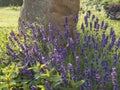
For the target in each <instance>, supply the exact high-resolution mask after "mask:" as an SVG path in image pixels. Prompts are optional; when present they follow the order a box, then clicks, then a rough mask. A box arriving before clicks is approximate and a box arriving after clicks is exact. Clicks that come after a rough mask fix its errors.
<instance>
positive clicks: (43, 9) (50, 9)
mask: <svg viewBox="0 0 120 90" xmlns="http://www.w3.org/2000/svg"><path fill="white" fill-rule="evenodd" d="M78 12H79V0H23V5H22V8H21V12H20V17H19V29H23V25H22V24H21V21H24V22H28V23H31V22H34V21H35V20H36V17H38V18H39V19H40V20H41V21H42V20H43V18H45V19H46V21H47V22H50V23H51V24H52V25H53V26H54V27H55V26H59V28H60V31H63V30H62V29H63V22H64V20H65V16H67V17H68V25H69V27H70V29H71V33H72V31H73V30H72V29H73V28H74V27H75V26H76V24H75V23H74V16H75V15H76V13H78Z"/></svg>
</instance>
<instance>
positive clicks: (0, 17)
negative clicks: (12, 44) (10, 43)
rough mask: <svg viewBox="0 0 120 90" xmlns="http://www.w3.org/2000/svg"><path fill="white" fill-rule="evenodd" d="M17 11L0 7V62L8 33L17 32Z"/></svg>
mask: <svg viewBox="0 0 120 90" xmlns="http://www.w3.org/2000/svg"><path fill="white" fill-rule="evenodd" d="M19 10H20V7H15V8H14V7H0V60H1V59H3V57H4V55H3V54H4V53H3V52H4V51H5V43H6V42H7V36H8V34H9V32H10V31H11V30H14V31H17V26H18V17H19Z"/></svg>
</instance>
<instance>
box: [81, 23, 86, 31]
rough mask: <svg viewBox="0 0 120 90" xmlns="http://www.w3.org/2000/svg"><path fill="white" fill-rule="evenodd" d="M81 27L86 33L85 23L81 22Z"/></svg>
mask: <svg viewBox="0 0 120 90" xmlns="http://www.w3.org/2000/svg"><path fill="white" fill-rule="evenodd" d="M81 29H82V32H83V33H84V31H85V27H84V24H83V23H82V24H81Z"/></svg>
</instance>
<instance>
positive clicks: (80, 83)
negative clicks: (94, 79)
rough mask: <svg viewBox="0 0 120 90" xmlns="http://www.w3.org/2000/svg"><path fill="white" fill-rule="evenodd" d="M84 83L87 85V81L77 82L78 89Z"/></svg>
mask: <svg viewBox="0 0 120 90" xmlns="http://www.w3.org/2000/svg"><path fill="white" fill-rule="evenodd" d="M83 83H85V80H81V81H78V82H76V87H79V86H80V85H82V84H83Z"/></svg>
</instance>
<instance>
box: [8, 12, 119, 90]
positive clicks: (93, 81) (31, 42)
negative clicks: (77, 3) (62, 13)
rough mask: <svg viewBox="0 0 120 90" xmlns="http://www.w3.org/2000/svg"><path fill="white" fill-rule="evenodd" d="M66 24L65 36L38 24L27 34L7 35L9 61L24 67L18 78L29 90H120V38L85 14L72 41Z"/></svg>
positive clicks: (55, 29) (102, 23) (28, 29)
mask: <svg viewBox="0 0 120 90" xmlns="http://www.w3.org/2000/svg"><path fill="white" fill-rule="evenodd" d="M74 20H75V23H76V20H78V16H75V19H74ZM67 21H68V20H67V17H66V19H65V23H64V29H65V30H64V34H63V33H61V32H60V31H59V29H58V27H57V28H53V27H52V25H51V24H49V26H48V29H46V28H45V26H43V25H40V27H38V24H37V23H32V24H30V25H29V26H27V28H26V30H27V31H28V33H25V32H24V31H23V30H21V35H16V34H15V33H14V32H13V31H12V32H11V33H10V37H9V40H10V43H8V44H7V45H6V48H7V54H8V56H9V57H10V62H17V66H18V67H19V66H23V68H21V69H20V70H19V75H20V76H22V78H23V77H24V78H23V79H24V80H25V81H28V83H27V85H28V87H30V88H29V89H31V90H39V88H41V89H42V88H43V90H44V89H45V90H119V87H120V85H119V83H120V81H119V77H120V76H119V73H120V71H119V65H120V63H119V55H120V53H119V48H120V38H117V37H116V33H115V30H114V28H113V27H111V29H110V30H108V27H109V24H108V23H105V22H104V21H102V22H100V21H99V18H98V17H96V16H95V15H92V14H91V12H90V11H88V12H87V13H86V15H85V16H84V22H83V23H82V24H81V28H80V30H77V29H76V28H75V29H74V38H73V37H72V35H73V34H71V33H70V29H69V26H68V25H67ZM27 31H26V32H27ZM41 65H45V66H44V67H43V68H42V69H40V66H41ZM21 80H22V79H21ZM33 82H34V83H33ZM25 85H26V84H25Z"/></svg>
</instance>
